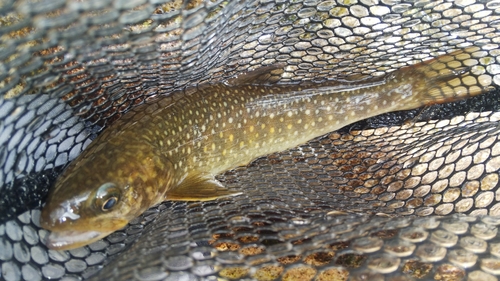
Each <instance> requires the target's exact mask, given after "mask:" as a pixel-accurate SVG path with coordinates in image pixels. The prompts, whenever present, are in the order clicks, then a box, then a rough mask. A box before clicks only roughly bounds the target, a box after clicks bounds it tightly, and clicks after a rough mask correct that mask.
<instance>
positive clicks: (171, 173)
mask: <svg viewBox="0 0 500 281" xmlns="http://www.w3.org/2000/svg"><path fill="white" fill-rule="evenodd" d="M471 48H472V47H471ZM472 51H474V50H471V49H470V48H468V49H463V50H458V51H455V52H451V53H449V54H445V55H441V56H438V57H436V58H434V59H431V60H427V61H424V62H421V63H418V64H415V65H411V66H406V67H403V68H400V69H399V70H396V71H394V72H390V73H388V74H386V75H383V76H381V77H370V78H364V79H344V80H327V81H326V82H322V83H314V82H303V83H299V84H280V83H274V84H270V83H264V82H265V81H267V80H266V79H268V78H269V77H270V74H272V73H275V74H276V73H278V74H279V73H280V67H281V66H278V67H276V66H274V67H273V66H270V67H263V68H262V69H257V70H254V71H252V72H249V73H246V74H243V75H240V76H238V77H235V78H233V79H229V80H227V81H225V82H221V83H213V84H205V85H199V86H197V87H187V88H185V89H184V90H178V91H176V92H174V93H172V94H170V95H166V96H162V97H158V98H156V99H154V100H153V101H150V102H146V103H144V104H142V105H139V106H136V107H135V108H134V109H132V110H130V111H129V112H127V113H125V114H124V115H123V116H122V117H121V118H120V119H118V120H117V121H116V122H114V123H113V124H111V125H110V126H108V127H107V128H106V129H104V130H103V132H102V133H101V134H100V135H99V136H98V137H97V138H96V139H95V140H94V141H93V142H92V143H91V144H90V145H89V146H88V147H87V148H86V149H85V150H84V151H83V152H82V153H81V155H79V156H78V157H77V158H76V159H75V160H74V161H73V162H72V163H71V164H70V165H69V166H68V167H67V168H66V169H65V170H64V172H63V173H62V174H61V176H60V177H59V178H58V179H57V181H56V183H55V185H54V187H53V188H52V189H51V190H50V192H49V195H48V197H47V200H46V203H45V205H44V207H43V208H42V212H41V216H40V225H41V226H42V227H43V228H45V229H47V230H49V231H50V234H49V235H48V237H47V239H46V241H45V243H46V245H47V247H48V248H50V249H55V250H67V249H73V248H78V247H82V246H85V245H88V244H91V243H93V242H95V241H97V240H99V239H102V238H104V237H106V236H107V235H109V234H111V233H113V232H114V231H117V230H119V229H121V228H123V227H125V226H126V225H127V224H128V222H129V221H131V220H132V219H134V218H136V217H138V216H140V215H141V214H142V213H143V212H144V211H146V210H147V209H148V208H150V207H152V206H154V205H157V204H159V203H161V202H164V201H167V200H173V201H176V200H178V201H206V200H214V199H217V198H221V197H225V196H236V195H238V194H240V193H241V192H239V191H235V190H234V189H233V190H229V189H226V188H225V187H224V185H223V184H222V183H221V182H219V181H218V180H217V179H216V178H215V176H216V175H218V174H220V173H222V172H224V171H227V170H230V169H233V168H236V167H238V166H244V165H247V164H248V163H250V162H251V161H252V160H254V159H256V158H258V157H261V156H264V155H267V154H270V153H274V152H277V151H283V150H286V149H288V148H291V147H295V146H297V145H300V144H303V143H305V142H307V141H308V140H311V139H314V138H316V137H320V136H323V135H325V134H327V133H330V132H333V131H335V130H337V129H340V128H342V127H344V126H346V125H348V124H351V123H354V122H356V121H359V120H362V119H366V118H369V117H372V116H375V115H379V114H382V113H386V112H392V111H400V110H409V109H414V108H419V107H421V106H426V105H430V104H437V103H444V102H451V101H456V100H460V99H464V98H467V97H471V96H475V95H478V94H481V93H484V92H486V91H488V87H487V86H485V85H487V84H488V81H487V78H484V77H480V76H478V75H474V74H473V73H472V71H471V67H470V66H468V65H467V63H465V62H466V61H467V60H468V59H469V60H470V58H471V54H470V53H471V52H472ZM281 72H282V69H281Z"/></svg>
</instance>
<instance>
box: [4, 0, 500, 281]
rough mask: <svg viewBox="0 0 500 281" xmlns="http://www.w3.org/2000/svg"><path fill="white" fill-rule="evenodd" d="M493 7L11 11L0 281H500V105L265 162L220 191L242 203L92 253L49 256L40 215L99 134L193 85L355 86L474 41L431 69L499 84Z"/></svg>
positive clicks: (111, 240)
mask: <svg viewBox="0 0 500 281" xmlns="http://www.w3.org/2000/svg"><path fill="white" fill-rule="evenodd" d="M499 9H500V2H498V1H474V0H460V1H454V2H448V1H365V0H359V1H341V0H338V1H317V0H304V1H249V0H239V1H217V0H213V1H212V0H210V1H202V0H192V1H188V0H186V1H170V0H155V1H144V0H135V1H122V0H115V1H112V0H99V1H97V0H82V1H70V0H39V1H35V0H33V1H29V0H20V1H13V0H5V1H0V218H1V223H0V267H1V271H0V280H42V279H52V280H80V279H85V278H91V277H93V278H94V279H93V280H132V279H135V280H214V279H216V278H220V279H222V280H224V279H233V280H241V279H243V280H251V279H256V280H335V279H333V278H338V279H340V280H343V279H345V278H347V277H349V278H352V279H354V280H361V279H373V280H384V279H386V280H410V279H412V278H413V279H421V280H429V279H436V280H461V279H465V280H467V279H468V280H497V278H498V277H497V276H498V275H500V271H499V270H498V268H499V263H500V253H499V245H498V243H499V242H498V241H499V240H498V239H499V236H498V233H497V232H498V228H497V226H498V224H500V222H499V221H498V219H497V218H495V217H492V216H497V215H499V214H500V213H499V212H500V211H499V210H500V203H499V200H500V199H499V196H498V186H499V183H498V169H499V168H500V158H499V157H500V156H499V155H500V144H499V141H498V135H499V133H500V132H499V130H500V129H499V127H498V120H499V117H500V116H499V113H498V111H499V109H500V106H499V102H498V101H499V95H498V92H497V91H494V92H492V93H489V94H487V95H483V96H478V97H476V98H473V99H472V100H467V101H463V102H458V103H454V104H452V105H449V104H448V105H442V106H432V107H429V108H425V109H422V110H413V111H410V112H405V113H392V114H386V115H383V116H381V117H376V118H372V119H370V120H367V121H363V122H360V123H357V124H354V125H352V126H349V127H348V128H346V129H344V130H341V131H340V132H336V133H333V134H330V135H328V136H326V137H324V138H321V139H317V140H314V141H311V142H309V143H307V144H304V145H302V146H300V147H297V148H294V149H290V150H287V151H284V152H280V153H276V154H272V155H269V156H267V157H264V158H262V159H259V160H257V161H255V162H253V163H251V164H250V165H249V166H247V167H243V168H238V169H236V170H234V171H230V172H227V173H224V174H223V175H221V176H220V177H219V179H220V180H221V181H222V182H224V184H225V185H226V186H227V187H228V188H230V189H231V190H233V189H234V190H238V191H243V195H240V196H236V197H229V198H223V199H219V200H216V201H209V202H203V203H198V202H191V203H185V202H184V203H180V202H175V203H172V202H166V203H164V204H161V205H159V206H157V207H155V208H152V209H150V210H148V211H147V212H146V213H145V214H143V215H142V216H141V217H140V218H138V219H136V220H134V221H132V222H131V223H130V225H129V226H128V227H127V228H125V229H124V230H121V231H118V232H116V233H114V234H112V235H111V236H109V237H108V238H106V239H104V240H101V241H99V242H96V243H94V244H92V245H90V246H88V247H84V248H81V249H76V250H72V251H63V252H56V251H49V250H47V249H46V247H45V246H44V245H43V243H42V241H43V239H44V238H45V237H46V236H47V232H46V231H45V230H42V229H40V227H39V224H38V219H39V215H40V206H41V204H42V202H43V200H44V198H45V196H46V194H47V191H48V188H49V187H50V186H51V184H53V182H54V179H55V178H56V177H57V175H58V174H59V172H60V171H61V169H62V166H64V165H66V164H67V163H69V162H70V161H71V160H72V159H74V158H75V157H76V156H77V155H78V154H80V152H81V151H82V150H83V149H84V148H85V147H86V146H87V145H88V144H89V143H90V141H91V140H92V139H94V138H95V137H96V135H98V134H99V132H100V131H101V130H102V128H105V127H107V126H109V125H110V124H112V123H113V122H116V120H118V119H119V117H120V116H121V115H122V114H123V113H124V112H126V111H128V110H130V109H133V108H135V107H136V106H137V105H139V104H141V103H143V102H144V101H146V100H150V99H153V98H154V97H156V96H158V95H168V94H170V93H172V92H173V91H175V90H183V89H185V88H186V87H187V86H197V85H201V84H204V83H209V82H213V83H217V82H224V81H226V80H227V79H230V78H233V77H234V75H237V74H242V73H247V72H250V71H252V70H257V69H260V68H263V67H268V68H270V69H274V68H273V66H275V65H279V66H280V67H281V66H282V71H281V70H277V69H274V70H270V71H269V74H268V75H267V76H265V77H263V78H262V79H260V80H261V83H267V84H274V83H292V84H299V83H304V81H306V82H307V81H311V82H324V81H325V80H327V79H336V80H337V81H339V82H341V83H340V85H346V84H350V83H353V82H352V81H353V80H359V79H369V77H378V76H382V75H385V74H387V73H389V72H391V71H393V70H397V69H400V68H401V67H404V66H407V65H413V64H416V63H419V62H421V61H422V60H426V59H430V58H433V57H436V56H438V55H443V54H445V53H450V52H453V51H455V50H464V49H467V48H468V47H470V46H476V47H477V49H475V50H474V51H472V52H468V53H467V54H466V56H468V57H467V58H463V59H460V60H459V61H460V63H459V64H457V62H456V60H450V61H443V63H442V67H440V68H437V69H434V70H433V71H429V73H428V74H429V76H430V77H433V75H435V74H436V73H441V72H449V71H467V72H468V73H470V74H471V75H470V76H466V78H464V79H462V80H459V81H455V82H454V83H451V84H449V85H448V86H449V87H450V88H449V89H450V91H463V90H470V89H475V88H476V87H486V88H488V87H492V88H496V87H498V86H499V85H500V76H499V75H500V64H499V63H498V61H499V59H500V51H499V49H498V44H499V41H500V35H499V34H500V33H499V29H500V25H499V20H500V17H499V16H498V14H499ZM367 77H368V78H367ZM236 80H238V79H236ZM231 81H232V80H229V82H231ZM176 98H177V97H172V99H176ZM165 106H168V105H165ZM138 114H147V113H138ZM118 122H120V121H118ZM478 215H479V216H480V217H477V216H478ZM333 276H335V277H333ZM299 278H300V279H299Z"/></svg>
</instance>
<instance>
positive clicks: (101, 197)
mask: <svg viewBox="0 0 500 281" xmlns="http://www.w3.org/2000/svg"><path fill="white" fill-rule="evenodd" d="M120 197H121V191H120V189H119V188H118V186H117V185H116V184H114V183H112V182H107V183H105V184H103V185H101V186H100V187H99V189H97V193H96V197H95V207H96V208H97V209H98V210H100V211H103V212H107V211H109V210H111V209H113V207H115V206H116V205H117V204H118V201H119V200H120Z"/></svg>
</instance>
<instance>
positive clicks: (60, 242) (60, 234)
mask: <svg viewBox="0 0 500 281" xmlns="http://www.w3.org/2000/svg"><path fill="white" fill-rule="evenodd" d="M111 233H113V231H106V232H101V231H72V230H68V231H53V232H51V233H50V234H49V236H48V237H47V238H46V240H45V245H46V246H47V247H48V248H49V249H51V250H71V249H76V248H80V247H83V246H85V245H88V244H90V243H93V242H95V241H97V240H99V239H101V238H104V237H106V236H108V235H109V234H111Z"/></svg>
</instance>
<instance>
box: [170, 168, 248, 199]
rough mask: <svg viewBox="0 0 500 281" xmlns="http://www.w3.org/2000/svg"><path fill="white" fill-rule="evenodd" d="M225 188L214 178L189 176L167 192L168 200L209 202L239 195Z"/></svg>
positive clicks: (196, 175)
mask: <svg viewBox="0 0 500 281" xmlns="http://www.w3.org/2000/svg"><path fill="white" fill-rule="evenodd" d="M239 194H241V192H235V191H233V190H228V189H226V188H224V186H223V185H222V183H220V182H219V181H218V180H216V179H215V178H214V177H213V176H203V175H198V174H194V175H188V176H187V177H186V178H185V179H184V180H183V181H182V182H181V183H180V184H179V185H178V186H177V187H175V188H173V189H172V190H169V191H168V192H167V196H166V198H165V199H166V200H178V201H208V200H214V199H217V198H221V197H226V196H234V195H239Z"/></svg>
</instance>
